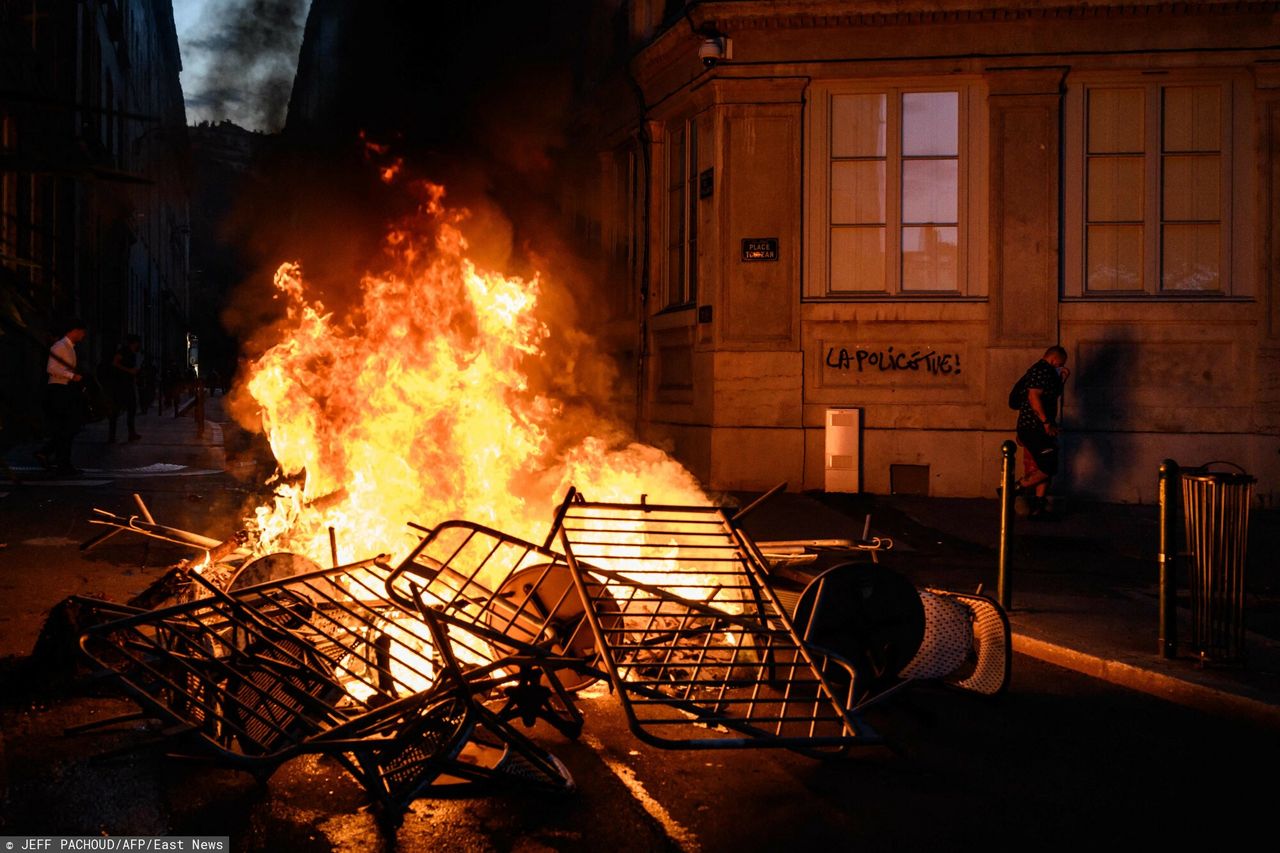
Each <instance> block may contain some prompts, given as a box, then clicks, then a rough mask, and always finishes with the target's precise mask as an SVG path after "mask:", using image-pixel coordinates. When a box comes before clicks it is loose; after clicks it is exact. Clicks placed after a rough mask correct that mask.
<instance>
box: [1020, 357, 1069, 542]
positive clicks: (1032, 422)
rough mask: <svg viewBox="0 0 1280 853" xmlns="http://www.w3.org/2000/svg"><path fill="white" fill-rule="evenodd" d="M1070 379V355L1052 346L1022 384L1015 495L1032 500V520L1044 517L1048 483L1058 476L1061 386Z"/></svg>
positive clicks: (1028, 371) (1033, 366)
mask: <svg viewBox="0 0 1280 853" xmlns="http://www.w3.org/2000/svg"><path fill="white" fill-rule="evenodd" d="M1070 375H1071V371H1069V370H1067V351H1066V350H1065V349H1063V348H1062V347H1060V346H1051V347H1049V348H1048V349H1047V350H1045V351H1044V355H1043V356H1042V357H1041V358H1040V360H1039V361H1037V362H1036V363H1035V364H1033V365H1031V367H1029V368H1027V372H1026V373H1025V374H1023V376H1022V379H1021V380H1019V384H1020V385H1021V386H1022V388H1023V389H1024V394H1025V396H1024V397H1023V401H1022V407H1021V408H1020V409H1019V410H1018V444H1019V445H1021V446H1022V459H1023V472H1022V477H1021V478H1020V479H1019V480H1018V482H1017V485H1016V487H1015V491H1016V493H1017V494H1022V495H1028V496H1029V499H1030V502H1031V513H1030V514H1031V516H1033V517H1036V516H1042V515H1044V512H1045V504H1046V500H1045V496H1046V495H1047V494H1048V492H1049V482H1050V480H1052V479H1053V475H1054V474H1056V473H1058V456H1059V447H1058V431H1059V430H1058V423H1057V413H1058V403H1059V401H1060V400H1061V399H1062V385H1063V383H1064V382H1065V381H1066V379H1067V377H1068V376H1070Z"/></svg>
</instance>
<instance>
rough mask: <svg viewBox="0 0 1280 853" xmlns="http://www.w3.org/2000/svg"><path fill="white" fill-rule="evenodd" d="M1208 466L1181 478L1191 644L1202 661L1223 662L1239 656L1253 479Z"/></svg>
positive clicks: (1242, 626)
mask: <svg viewBox="0 0 1280 853" xmlns="http://www.w3.org/2000/svg"><path fill="white" fill-rule="evenodd" d="M1213 464H1219V463H1209V465H1213ZM1209 465H1205V466H1204V467H1202V468H1199V469H1190V470H1184V471H1183V472H1182V478H1181V479H1182V506H1183V519H1184V522H1185V524H1186V533H1187V555H1188V559H1189V563H1190V578H1189V585H1190V587H1191V611H1192V621H1191V643H1192V648H1193V649H1194V650H1195V651H1196V652H1197V653H1198V654H1199V655H1200V657H1201V659H1203V660H1206V661H1208V660H1212V661H1217V662H1226V661H1234V660H1238V659H1240V658H1241V657H1242V656H1243V653H1244V571H1245V554H1246V548H1247V545H1248V538H1249V504H1250V502H1251V501H1252V499H1253V486H1254V483H1256V482H1257V480H1256V479H1255V478H1254V477H1251V476H1250V475H1248V474H1246V473H1245V472H1244V471H1243V470H1241V471H1238V472H1234V473H1224V472H1217V471H1209V470H1207V469H1208V467H1209Z"/></svg>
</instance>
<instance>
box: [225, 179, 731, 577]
mask: <svg viewBox="0 0 1280 853" xmlns="http://www.w3.org/2000/svg"><path fill="white" fill-rule="evenodd" d="M421 189H422V192H423V200H422V203H421V205H420V206H419V209H418V213H417V216H416V217H415V218H414V221H412V222H409V223H407V224H405V225H404V226H403V227H399V228H396V229H394V230H392V231H391V232H390V234H389V235H388V236H387V239H386V246H387V249H388V252H389V254H390V256H391V258H392V262H391V264H390V268H389V269H388V270H387V271H386V272H383V273H381V274H377V275H374V274H367V275H366V276H364V278H363V279H362V281H361V282H360V283H359V287H360V298H359V299H358V300H357V304H356V307H355V308H354V309H352V310H350V311H348V312H345V313H344V314H343V315H342V316H338V315H337V314H336V313H335V312H332V311H329V310H326V308H325V306H324V305H323V304H321V302H320V301H318V300H317V299H315V298H312V297H310V296H309V295H308V293H307V287H306V283H305V280H304V277H303V271H302V270H301V269H300V268H299V266H298V265H297V264H292V263H286V264H283V265H281V266H280V268H279V270H278V271H277V273H276V276H275V285H276V288H277V289H278V291H279V293H278V295H277V298H282V299H284V300H286V301H287V306H286V308H287V314H286V319H285V322H284V323H283V324H282V326H281V328H280V340H279V342H278V343H277V344H275V346H273V347H271V348H270V349H269V350H268V351H267V352H266V353H264V354H263V355H262V356H261V357H260V358H259V359H257V360H256V361H255V362H254V363H253V364H252V365H251V367H250V373H249V380H248V390H249V392H250V393H251V394H252V396H253V398H254V400H255V401H256V403H257V405H258V406H259V408H260V411H261V416H262V424H263V427H264V429H265V431H266V434H267V436H268V438H269V439H270V442H271V448H272V451H273V452H274V454H275V458H276V460H277V461H278V463H279V466H280V469H281V471H282V472H283V474H284V477H283V478H282V479H281V481H280V482H279V483H278V484H277V486H276V490H275V497H274V500H273V501H272V503H271V504H269V505H266V506H261V507H259V508H258V509H257V511H256V513H255V515H256V517H255V518H254V519H253V520H252V521H251V527H252V528H253V529H254V533H255V534H256V548H257V549H258V550H259V551H261V552H268V551H277V550H288V551H294V552H298V553H302V554H305V555H307V556H309V557H311V558H312V559H314V560H316V561H317V562H320V563H322V564H328V562H329V561H330V559H331V556H330V540H329V528H330V527H332V528H334V529H335V530H336V531H337V539H338V543H339V547H340V553H339V558H340V560H342V561H347V560H354V559H359V558H363V557H366V556H369V555H371V554H376V553H382V552H386V553H391V554H393V555H394V556H399V555H401V554H403V553H404V552H405V551H407V550H408V547H409V546H410V545H411V544H412V539H411V538H410V537H408V536H406V534H407V533H410V532H411V531H410V530H409V529H408V528H407V523H408V522H410V521H414V522H418V523H419V524H424V525H434V524H437V523H439V522H442V521H445V520H448V519H452V518H464V519H468V520H471V521H475V522H479V523H481V524H486V525H489V526H492V527H496V528H498V529H501V530H503V531H505V532H507V533H510V534H512V535H515V536H519V537H522V538H525V539H528V540H531V541H541V539H542V538H543V537H544V536H545V535H546V532H547V529H548V526H549V523H550V521H551V513H552V510H553V509H554V506H555V504H556V502H557V500H558V499H559V498H560V497H561V496H563V495H564V493H565V491H566V489H567V487H568V486H569V485H570V484H576V485H578V486H579V487H580V488H582V489H584V490H585V491H587V492H588V494H589V496H590V498H591V499H592V500H601V501H623V502H635V501H638V500H639V499H640V496H641V495H642V494H647V495H648V496H649V500H650V501H653V502H664V503H681V504H689V503H696V504H705V503H706V502H707V498H706V497H705V495H704V494H703V492H702V490H701V488H700V487H699V485H698V483H697V480H696V479H695V478H694V477H693V475H691V474H690V473H689V472H688V471H686V470H685V469H684V468H683V467H681V466H680V465H679V464H678V463H676V462H675V461H674V460H673V459H671V458H670V457H669V456H667V455H666V454H665V453H663V452H662V451H660V450H658V449H656V448H653V447H650V446H646V445H643V444H639V443H635V442H629V441H620V440H619V438H618V437H619V436H620V435H622V434H623V432H622V431H621V430H620V429H619V427H618V425H617V423H616V422H613V421H611V420H610V419H609V418H608V417H606V416H604V415H594V416H592V417H588V418H586V419H585V420H584V418H583V417H582V415H581V411H580V409H581V407H580V406H576V405H575V406H574V408H573V412H574V417H572V418H568V417H566V413H567V409H568V406H569V404H568V403H567V402H566V401H565V400H564V399H560V398H558V397H557V394H556V392H555V391H554V390H553V389H551V388H541V389H540V388H535V387H533V385H534V383H532V382H531V381H530V377H531V376H533V375H537V376H547V375H555V374H557V373H558V372H566V371H571V370H572V365H571V364H567V363H566V364H559V363H554V362H555V360H556V359H561V360H566V361H567V360H568V359H569V358H570V356H565V355H558V354H556V353H555V350H556V348H555V347H554V346H549V344H550V343H553V342H554V340H555V339H556V338H557V336H569V337H572V338H573V339H574V340H579V339H581V332H579V331H577V330H573V329H565V328H560V327H558V325H557V320H556V318H552V317H544V316H542V315H540V313H539V311H538V302H539V296H540V294H541V292H542V290H543V287H544V284H543V282H542V281H541V280H540V279H539V278H538V277H535V278H533V279H531V280H524V279H521V278H511V277H506V276H503V275H501V274H499V273H496V272H492V271H487V270H482V269H478V268H477V267H476V265H475V264H474V263H473V262H472V261H471V260H469V259H468V257H467V248H468V247H467V240H466V238H465V237H464V236H463V232H462V223H463V222H464V221H465V214H464V213H462V212H458V211H453V210H450V209H448V208H446V207H445V206H444V204H443V198H444V190H443V188H441V187H439V186H434V185H422V187H421ZM543 384H547V383H543ZM600 411H603V407H602V408H601V409H600Z"/></svg>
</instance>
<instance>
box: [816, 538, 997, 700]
mask: <svg viewBox="0 0 1280 853" xmlns="http://www.w3.org/2000/svg"><path fill="white" fill-rule="evenodd" d="M793 616H794V620H795V624H796V628H797V630H798V631H800V632H801V635H802V636H803V637H804V639H805V642H806V643H808V644H809V645H810V646H812V647H815V648H821V649H824V650H829V651H832V652H834V653H835V654H838V655H840V656H842V657H844V658H845V659H847V660H849V661H850V662H851V663H852V665H853V667H854V669H855V670H857V671H858V672H859V673H861V675H862V678H861V679H860V680H859V682H858V684H857V685H856V686H855V691H854V701H855V703H856V705H857V707H859V708H866V707H868V706H870V705H871V704H874V703H876V702H879V701H881V700H883V699H885V698H887V697H888V696H890V695H892V694H893V693H894V692H896V691H898V690H900V689H902V688H903V687H906V686H908V685H909V684H912V683H915V682H919V681H925V680H936V681H940V682H943V683H946V684H950V685H952V686H955V687H958V688H960V689H963V690H967V691H970V692H974V693H979V694H982V695H987V696H993V695H996V694H998V693H1000V692H1002V691H1003V690H1004V688H1005V686H1006V685H1007V683H1008V681H1009V672H1010V664H1011V661H1012V657H1013V655H1012V648H1011V644H1010V631H1009V622H1008V617H1007V616H1006V615H1005V613H1004V611H1003V610H1002V609H1001V608H1000V606H999V605H998V604H997V603H996V602H994V601H992V600H990V599H988V598H984V597H982V596H980V595H965V594H962V593H955V592H948V591H945V590H940V589H932V588H924V589H917V588H916V587H915V585H914V584H912V583H911V582H910V581H908V580H907V579H906V578H904V577H902V576H901V575H899V574H897V573H895V572H891V571H889V570H887V569H886V568H884V567H883V566H879V565H875V564H870V563H853V562H848V563H841V564H838V565H835V566H832V567H830V568H828V569H826V570H825V571H823V572H821V573H820V574H818V575H816V576H815V577H814V578H813V579H812V580H810V582H809V583H808V585H807V586H806V587H805V588H804V589H803V591H802V592H801V593H800V594H799V596H798V597H797V600H796V603H795V605H794V609H793Z"/></svg>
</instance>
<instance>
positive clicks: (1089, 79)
mask: <svg viewBox="0 0 1280 853" xmlns="http://www.w3.org/2000/svg"><path fill="white" fill-rule="evenodd" d="M1245 85H1246V81H1245V79H1244V72H1242V71H1240V70H1238V69H1231V68H1224V69H1194V70H1193V69H1178V70H1172V69H1170V70H1162V69H1149V70H1145V71H1141V72H1138V71H1131V72H1094V73H1089V72H1084V73H1076V74H1073V75H1071V76H1070V77H1069V78H1068V80H1067V90H1066V96H1065V99H1064V105H1063V115H1064V121H1063V243H1064V245H1063V282H1062V294H1061V296H1062V298H1063V299H1064V300H1067V301H1095V302H1096V301H1116V302H1126V301H1146V300H1150V301H1232V300H1247V299H1251V298H1253V295H1252V289H1253V283H1252V276H1250V275H1249V274H1248V271H1247V269H1246V267H1245V265H1244V263H1243V262H1244V261H1245V259H1246V258H1247V256H1248V255H1249V253H1250V251H1251V243H1250V240H1249V235H1248V234H1246V233H1245V232H1246V231H1247V230H1248V228H1247V227H1242V226H1244V225H1246V223H1248V222H1249V220H1250V217H1249V216H1248V212H1247V210H1246V209H1245V208H1244V207H1242V205H1243V204H1246V203H1247V198H1248V196H1249V194H1250V192H1251V189H1250V187H1251V183H1250V182H1249V180H1248V176H1247V175H1246V174H1245V172H1246V171H1247V169H1248V165H1247V164H1248V163H1249V162H1251V159H1252V158H1251V157H1250V156H1249V152H1248V148H1247V146H1248V145H1249V138H1250V135H1249V133H1248V132H1247V130H1246V128H1247V127H1248V126H1249V122H1251V121H1252V113H1251V111H1250V108H1249V103H1248V94H1247V92H1246V91H1245V89H1244V86H1245ZM1190 86H1201V87H1203V86H1216V87H1218V88H1219V91H1220V92H1221V98H1220V100H1219V105H1220V106H1219V113H1220V114H1219V127H1220V137H1219V148H1218V156H1219V167H1218V187H1219V193H1220V198H1219V211H1220V212H1219V218H1218V220H1217V222H1218V234H1219V263H1218V288H1217V289H1214V290H1191V289H1168V290H1166V289H1164V282H1163V275H1164V268H1163V265H1164V256H1163V249H1164V243H1163V240H1164V235H1163V226H1164V225H1166V224H1170V223H1172V224H1176V223H1177V222H1178V220H1173V219H1166V217H1165V206H1164V198H1165V191H1166V180H1165V175H1164V166H1165V158H1166V157H1172V156H1185V155H1186V154H1187V153H1189V152H1179V151H1166V150H1165V147H1164V146H1165V142H1164V138H1163V134H1164V117H1165V113H1164V104H1165V96H1164V93H1165V90H1166V89H1171V88H1173V89H1176V88H1181V87H1190ZM1097 89H1140V90H1142V91H1143V121H1144V137H1143V139H1144V144H1143V152H1142V157H1143V166H1142V174H1143V193H1142V199H1143V212H1142V219H1141V224H1142V228H1143V239H1142V278H1143V286H1142V288H1141V289H1136V290H1089V289H1088V275H1089V274H1088V254H1087V229H1088V226H1089V219H1088V209H1087V208H1088V200H1089V196H1088V179H1089V173H1088V159H1089V156H1090V155H1089V151H1088V134H1089V125H1088V103H1089V98H1088V95H1089V92H1090V91H1093V90H1097ZM1206 221H1207V220H1206Z"/></svg>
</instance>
